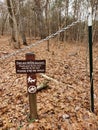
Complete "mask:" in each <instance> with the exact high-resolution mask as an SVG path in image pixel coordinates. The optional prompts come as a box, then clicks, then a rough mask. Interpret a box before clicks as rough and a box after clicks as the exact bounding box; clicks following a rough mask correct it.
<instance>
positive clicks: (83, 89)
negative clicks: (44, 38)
mask: <svg viewBox="0 0 98 130" xmlns="http://www.w3.org/2000/svg"><path fill="white" fill-rule="evenodd" d="M8 39H9V38H8V37H1V39H0V57H1V56H5V55H8V54H10V53H12V52H14V51H16V50H14V49H12V48H11V47H10V46H9V43H8ZM22 48H23V46H22ZM28 51H29V52H32V51H33V52H34V53H35V55H36V59H38V60H40V59H45V60H46V64H47V65H46V75H47V76H49V77H51V78H54V79H56V80H57V81H58V82H59V83H58V82H57V83H56V82H53V81H50V82H49V86H50V87H49V88H48V89H46V90H42V91H40V92H38V93H37V111H38V115H39V118H38V120H35V121H34V120H31V121H30V122H29V121H28V120H29V101H28V93H27V85H26V74H24V75H22V74H16V71H15V60H16V59H18V60H23V59H25V53H26V52H28ZM87 55H88V52H87V46H86V45H84V44H83V43H81V44H79V43H78V44H75V43H57V41H56V42H55V40H50V52H48V51H47V43H43V44H40V45H37V46H33V47H32V49H30V50H27V51H25V52H24V53H23V52H22V53H21V55H20V54H17V55H16V56H13V57H10V58H8V59H6V60H4V61H0V130H18V129H19V130H98V88H97V87H98V46H97V44H96V45H94V92H95V114H93V113H91V112H90V83H89V61H88V59H89V57H86V56H87ZM37 77H38V79H37V80H38V82H37V84H40V83H42V82H43V81H44V78H43V77H41V76H40V75H39V74H37Z"/></svg>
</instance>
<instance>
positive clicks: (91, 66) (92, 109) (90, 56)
mask: <svg viewBox="0 0 98 130" xmlns="http://www.w3.org/2000/svg"><path fill="white" fill-rule="evenodd" d="M88 11H89V16H88V40H89V64H90V65H89V66H90V85H91V90H90V92H91V111H92V112H94V88H93V51H92V8H91V7H89V9H88Z"/></svg>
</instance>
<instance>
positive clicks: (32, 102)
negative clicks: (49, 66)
mask: <svg viewBox="0 0 98 130" xmlns="http://www.w3.org/2000/svg"><path fill="white" fill-rule="evenodd" d="M25 57H26V60H16V61H15V65H16V73H18V74H27V91H28V94H29V106H30V119H37V118H38V114H37V102H36V92H37V85H36V82H37V78H36V73H45V68H46V61H45V60H35V54H33V53H27V54H26V55H25Z"/></svg>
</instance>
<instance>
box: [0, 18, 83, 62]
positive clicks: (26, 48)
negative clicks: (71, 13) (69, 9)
mask: <svg viewBox="0 0 98 130" xmlns="http://www.w3.org/2000/svg"><path fill="white" fill-rule="evenodd" d="M80 21H81V20H80V19H79V20H77V21H75V22H73V23H71V24H70V25H68V26H67V27H64V28H62V29H61V30H58V31H57V32H56V33H54V34H51V35H49V36H47V37H46V38H45V39H42V40H40V41H37V42H35V43H33V44H31V45H29V46H27V47H25V48H22V49H18V50H17V51H15V52H13V53H11V54H8V55H6V56H2V57H1V58H0V60H5V59H7V58H9V57H12V56H15V55H17V54H19V53H22V52H24V51H26V50H28V49H30V48H32V47H33V46H36V45H38V44H40V43H43V42H44V41H47V40H49V39H51V38H54V37H55V36H56V35H58V34H60V33H61V32H64V31H65V30H67V29H69V28H71V27H73V26H75V25H76V24H77V23H79V22H80Z"/></svg>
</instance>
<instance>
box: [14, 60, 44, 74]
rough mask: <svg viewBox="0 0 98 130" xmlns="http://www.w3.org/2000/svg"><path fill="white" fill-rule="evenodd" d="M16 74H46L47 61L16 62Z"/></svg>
mask: <svg viewBox="0 0 98 130" xmlns="http://www.w3.org/2000/svg"><path fill="white" fill-rule="evenodd" d="M15 66H16V73H18V74H29V73H45V70H46V61H45V60H33V61H32V60H16V61H15Z"/></svg>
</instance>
